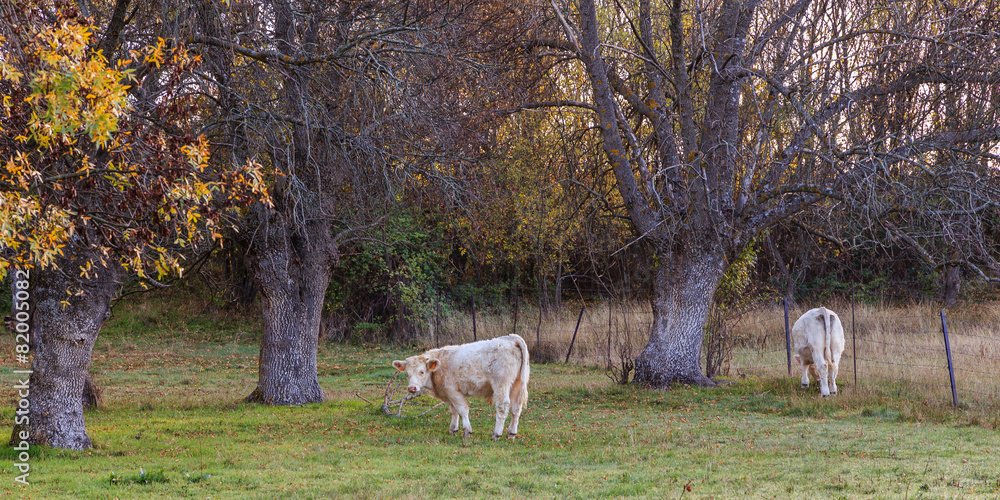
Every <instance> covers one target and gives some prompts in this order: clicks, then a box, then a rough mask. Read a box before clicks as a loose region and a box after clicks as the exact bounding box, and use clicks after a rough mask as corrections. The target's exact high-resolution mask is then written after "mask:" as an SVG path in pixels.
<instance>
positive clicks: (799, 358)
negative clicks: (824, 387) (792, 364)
mask: <svg viewBox="0 0 1000 500" xmlns="http://www.w3.org/2000/svg"><path fill="white" fill-rule="evenodd" d="M795 361H798V362H799V368H801V369H802V380H801V382H800V383H801V385H802V388H803V389H805V388H806V387H809V366H808V365H806V362H805V361H804V360H803V359H802V356H799V355H798V354H796V355H795Z"/></svg>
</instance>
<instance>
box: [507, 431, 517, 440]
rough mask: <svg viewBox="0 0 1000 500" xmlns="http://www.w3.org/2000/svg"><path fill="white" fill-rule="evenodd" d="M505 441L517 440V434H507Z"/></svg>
mask: <svg viewBox="0 0 1000 500" xmlns="http://www.w3.org/2000/svg"><path fill="white" fill-rule="evenodd" d="M507 439H517V434H516V433H513V432H508V433H507Z"/></svg>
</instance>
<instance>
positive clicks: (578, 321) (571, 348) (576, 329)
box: [565, 306, 587, 363]
mask: <svg viewBox="0 0 1000 500" xmlns="http://www.w3.org/2000/svg"><path fill="white" fill-rule="evenodd" d="M586 309H587V306H583V307H581V308H580V316H578V317H577V318H576V328H574V329H573V338H572V339H570V341H569V350H568V351H566V361H565V362H566V363H569V355H570V354H573V344H575V343H576V332H577V331H579V330H580V320H582V319H583V311H584V310H586Z"/></svg>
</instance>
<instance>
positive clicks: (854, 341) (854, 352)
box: [851, 281, 858, 387]
mask: <svg viewBox="0 0 1000 500" xmlns="http://www.w3.org/2000/svg"><path fill="white" fill-rule="evenodd" d="M856 324H857V323H856V322H855V320H854V282H853V281H852V282H851V357H852V358H854V387H857V386H858V332H857V328H856Z"/></svg>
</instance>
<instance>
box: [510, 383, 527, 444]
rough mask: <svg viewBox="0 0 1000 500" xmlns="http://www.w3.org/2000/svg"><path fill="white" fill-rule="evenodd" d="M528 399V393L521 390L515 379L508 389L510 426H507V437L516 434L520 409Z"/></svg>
mask: <svg viewBox="0 0 1000 500" xmlns="http://www.w3.org/2000/svg"><path fill="white" fill-rule="evenodd" d="M527 400H528V395H527V394H523V393H522V391H521V383H520V381H519V380H518V381H515V382H514V386H513V387H512V388H511V391H510V427H508V428H507V437H509V438H512V437H515V436H517V423H518V421H520V420H521V411H522V410H523V409H524V405H525V403H526V402H527Z"/></svg>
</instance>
